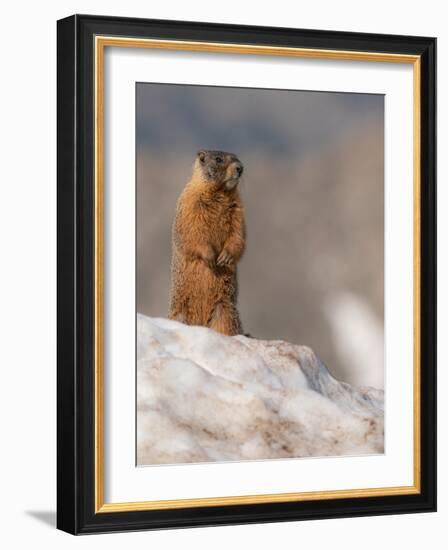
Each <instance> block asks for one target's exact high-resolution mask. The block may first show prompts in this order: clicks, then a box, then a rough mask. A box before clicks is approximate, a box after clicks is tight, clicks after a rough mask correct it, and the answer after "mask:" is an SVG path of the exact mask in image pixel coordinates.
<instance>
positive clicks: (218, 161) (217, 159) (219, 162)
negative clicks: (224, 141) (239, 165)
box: [216, 157, 224, 164]
mask: <svg viewBox="0 0 448 550" xmlns="http://www.w3.org/2000/svg"><path fill="white" fill-rule="evenodd" d="M222 162H224V160H223V158H222V157H216V163H217V164H221V163H222Z"/></svg>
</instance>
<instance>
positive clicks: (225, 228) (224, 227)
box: [198, 196, 236, 250]
mask: <svg viewBox="0 0 448 550" xmlns="http://www.w3.org/2000/svg"><path fill="white" fill-rule="evenodd" d="M235 207H236V203H235V201H234V200H232V199H231V198H229V197H226V196H224V197H221V196H217V197H213V198H211V199H209V198H206V199H204V198H201V199H200V200H199V201H198V221H199V223H200V224H201V225H202V226H203V227H204V231H206V232H207V234H208V235H209V238H210V244H211V245H212V246H214V247H216V248H217V249H219V250H220V249H221V247H222V245H223V244H224V241H225V240H226V239H227V238H228V236H229V235H230V233H231V231H232V225H233V217H234V211H235Z"/></svg>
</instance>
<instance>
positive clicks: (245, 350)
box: [137, 314, 384, 465]
mask: <svg viewBox="0 0 448 550" xmlns="http://www.w3.org/2000/svg"><path fill="white" fill-rule="evenodd" d="M383 451H384V414H383V392H382V391H380V390H375V389H373V388H354V387H352V386H349V385H348V384H345V383H342V382H338V381H337V380H336V379H335V378H333V377H332V376H331V374H330V373H329V371H328V370H327V368H326V367H325V366H324V365H323V364H322V362H321V361H320V360H319V359H318V358H317V357H316V355H315V354H314V352H313V351H312V350H311V349H309V348H307V347H305V346H297V345H293V344H289V343H287V342H283V341H279V340H277V341H268V340H257V339H255V338H247V337H245V336H232V337H230V336H223V335H221V334H218V333H217V332H214V331H212V330H210V329H207V328H204V327H192V326H186V325H183V324H181V323H178V322H175V321H170V320H167V319H155V318H150V317H146V316H144V315H140V314H139V315H138V317H137V463H138V464H139V465H149V464H178V463H190V462H214V461H220V462H221V461H231V460H233V461H236V460H238V461H240V460H261V459H272V458H291V457H312V456H338V455H363V454H378V453H382V452H383Z"/></svg>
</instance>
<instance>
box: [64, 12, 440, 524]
mask: <svg viewBox="0 0 448 550" xmlns="http://www.w3.org/2000/svg"><path fill="white" fill-rule="evenodd" d="M96 35H112V36H124V37H134V38H157V39H172V40H194V41H201V42H202V41H203V42H214V43H221V42H222V43H227V44H238V43H245V44H248V43H249V44H254V45H268V46H277V47H295V48H312V49H325V50H344V51H363V52H383V53H395V54H412V55H417V56H420V59H421V89H420V94H421V157H420V158H421V204H420V209H421V210H420V212H421V225H420V234H421V273H420V277H421V290H420V301H421V303H420V306H421V317H420V331H421V332H420V334H421V369H420V373H421V380H420V387H421V418H420V427H421V486H420V488H421V490H420V493H419V494H409V495H391V496H377V497H375V496H373V497H372V496H369V497H357V498H341V499H332V500H312V501H300V502H275V503H274V502H273V503H263V504H244V505H231V506H211V507H210V506H209V507H194V508H181V509H165V510H140V511H138V510H136V511H124V512H106V513H104V512H103V513H96V512H95V506H94V492H95V479H94V476H95V468H94V415H95V402H94V400H95V392H94V365H93V362H94V336H93V334H94V299H95V297H94V275H95V272H94V268H95V262H94V259H95V247H94V221H95V209H94V185H93V178H94V147H95V135H94V52H93V47H92V45H93V41H94V37H95V36H96ZM57 49H58V59H57V71H58V76H57V93H58V106H57V119H58V122H57V146H58V152H57V179H58V189H57V194H58V199H57V208H58V217H57V231H58V246H57V253H58V261H57V269H58V290H57V316H58V337H57V346H58V352H57V360H58V372H57V392H58V399H57V418H58V420H57V437H58V451H57V452H58V456H57V470H58V471H57V499H58V505H57V527H58V528H59V529H62V530H64V531H67V532H69V533H73V534H82V533H100V532H112V531H128V530H139V529H162V528H174V527H193V526H210V525H230V524H241V523H258V522H274V521H291V520H306V519H322V518H338V517H355V516H368V515H385V514H402V513H411V512H431V511H435V509H436V124H435V120H436V39H435V38H428V37H412V36H395V35H380V34H359V33H348V32H334V31H320V30H303V29H300V30H299V29H287V28H267V27H253V26H241V25H221V24H214V23H192V22H182V21H160V20H143V19H131V18H124V17H100V16H90V15H74V16H71V17H68V18H66V19H62V20H60V21H58V23H57Z"/></svg>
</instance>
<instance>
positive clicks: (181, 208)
mask: <svg viewBox="0 0 448 550" xmlns="http://www.w3.org/2000/svg"><path fill="white" fill-rule="evenodd" d="M242 173H243V165H242V164H241V162H240V161H239V159H238V158H237V157H236V156H235V155H233V154H231V153H225V152H223V151H205V150H204V151H199V153H198V154H197V156H196V159H195V162H194V166H193V175H192V177H191V179H190V181H189V182H188V183H187V185H186V186H185V188H184V190H183V192H182V194H181V195H180V197H179V200H178V202H177V209H176V216H175V219H174V223H173V233H172V247H173V249H172V261H171V279H172V280H171V296H170V312H169V317H170V319H174V320H177V321H181V322H182V323H186V324H188V325H202V326H206V327H209V328H212V329H214V330H216V331H218V332H221V333H223V334H229V335H232V334H240V333H241V331H242V330H241V322H240V318H239V315H238V310H237V309H236V300H237V292H238V289H237V272H236V264H237V262H238V260H239V259H240V258H241V256H242V254H243V252H244V247H245V225H244V213H243V206H242V203H241V198H240V195H239V192H238V183H239V179H240V176H241V174H242Z"/></svg>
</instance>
